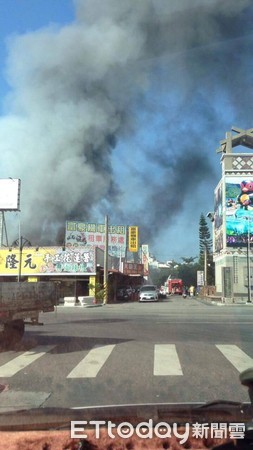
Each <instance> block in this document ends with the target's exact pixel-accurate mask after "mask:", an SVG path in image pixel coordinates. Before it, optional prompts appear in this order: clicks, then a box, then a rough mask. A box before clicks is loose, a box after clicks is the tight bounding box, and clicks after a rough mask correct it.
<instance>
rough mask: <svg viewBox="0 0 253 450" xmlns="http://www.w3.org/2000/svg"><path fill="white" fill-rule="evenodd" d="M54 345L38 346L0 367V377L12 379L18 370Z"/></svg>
mask: <svg viewBox="0 0 253 450" xmlns="http://www.w3.org/2000/svg"><path fill="white" fill-rule="evenodd" d="M54 347H55V345H40V346H38V347H35V348H34V349H33V350H29V351H27V352H25V353H22V354H21V355H19V356H17V357H16V358H14V359H12V360H11V361H9V362H7V363H5V364H3V365H2V366H0V377H12V376H13V375H16V373H18V372H19V371H20V370H22V369H24V368H25V367H27V366H29V365H30V364H31V363H33V362H34V361H36V360H37V359H39V358H41V357H42V356H44V355H45V354H46V353H48V352H49V351H50V350H52V348H54Z"/></svg>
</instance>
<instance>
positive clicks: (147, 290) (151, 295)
mask: <svg viewBox="0 0 253 450" xmlns="http://www.w3.org/2000/svg"><path fill="white" fill-rule="evenodd" d="M157 301H158V291H157V288H156V286H154V285H153V284H151V285H145V286H142V287H141V288H140V292H139V302H157Z"/></svg>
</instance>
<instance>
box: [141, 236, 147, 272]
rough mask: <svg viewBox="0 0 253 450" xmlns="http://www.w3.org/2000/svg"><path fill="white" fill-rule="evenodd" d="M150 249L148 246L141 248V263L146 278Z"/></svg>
mask: <svg viewBox="0 0 253 450" xmlns="http://www.w3.org/2000/svg"><path fill="white" fill-rule="evenodd" d="M148 261H149V248H148V245H147V244H143V245H142V246H141V262H142V264H143V266H144V276H147V275H148V272H149V270H148Z"/></svg>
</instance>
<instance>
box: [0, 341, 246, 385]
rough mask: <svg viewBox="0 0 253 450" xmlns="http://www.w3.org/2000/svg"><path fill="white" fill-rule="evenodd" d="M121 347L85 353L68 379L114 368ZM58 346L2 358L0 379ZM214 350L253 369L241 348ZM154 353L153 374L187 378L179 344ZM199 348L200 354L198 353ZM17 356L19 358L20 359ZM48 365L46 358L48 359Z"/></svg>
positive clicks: (154, 348) (97, 348) (157, 348)
mask: <svg viewBox="0 0 253 450" xmlns="http://www.w3.org/2000/svg"><path fill="white" fill-rule="evenodd" d="M117 346H118V344H113V345H101V346H94V347H93V348H91V349H90V350H89V351H84V353H85V355H84V356H83V357H82V358H81V359H80V360H79V362H78V363H77V364H76V365H75V366H74V367H72V368H71V370H70V372H69V373H68V374H67V376H66V378H67V379H70V380H71V379H86V378H96V377H98V376H99V374H100V372H101V370H102V368H103V367H105V366H106V365H109V366H110V365H111V361H110V358H111V355H112V354H113V352H115V351H116V350H117ZM56 347H57V346H53V345H43V346H42V345H41V346H39V345H38V346H36V347H34V348H33V349H31V350H29V351H25V352H19V353H20V354H18V355H17V353H16V352H14V351H12V352H9V355H8V356H9V360H8V361H7V362H5V363H3V364H1V355H0V378H11V377H13V376H15V375H16V374H18V373H20V372H22V371H23V370H25V369H26V368H27V367H28V366H32V365H34V364H35V363H36V361H38V360H42V359H45V358H47V354H48V353H50V352H51V350H55V349H56ZM213 347H214V348H215V350H216V351H218V352H219V354H220V355H222V356H223V357H224V358H225V360H226V361H227V362H229V363H230V364H231V366H233V367H234V368H235V369H236V370H237V371H238V372H241V371H243V370H245V369H248V368H249V367H253V358H252V357H251V356H249V355H248V354H247V353H246V352H244V351H243V350H242V349H241V348H240V347H239V346H237V345H228V344H214V345H213ZM150 351H151V352H152V356H153V367H150V374H151V375H152V376H154V377H169V376H183V375H185V372H184V361H182V358H181V359H180V358H179V355H178V351H177V346H176V345H175V344H168V343H167V344H164V343H162V344H152V343H150ZM197 351H198V350H197V345H196V352H197ZM16 355H17V356H16ZM44 364H45V365H46V364H47V363H46V359H45V360H44Z"/></svg>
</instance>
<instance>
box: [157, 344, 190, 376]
mask: <svg viewBox="0 0 253 450" xmlns="http://www.w3.org/2000/svg"><path fill="white" fill-rule="evenodd" d="M154 375H155V376H168V375H183V371H182V368H181V364H180V361H179V358H178V354H177V350H176V346H175V345H174V344H157V345H155V349H154Z"/></svg>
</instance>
